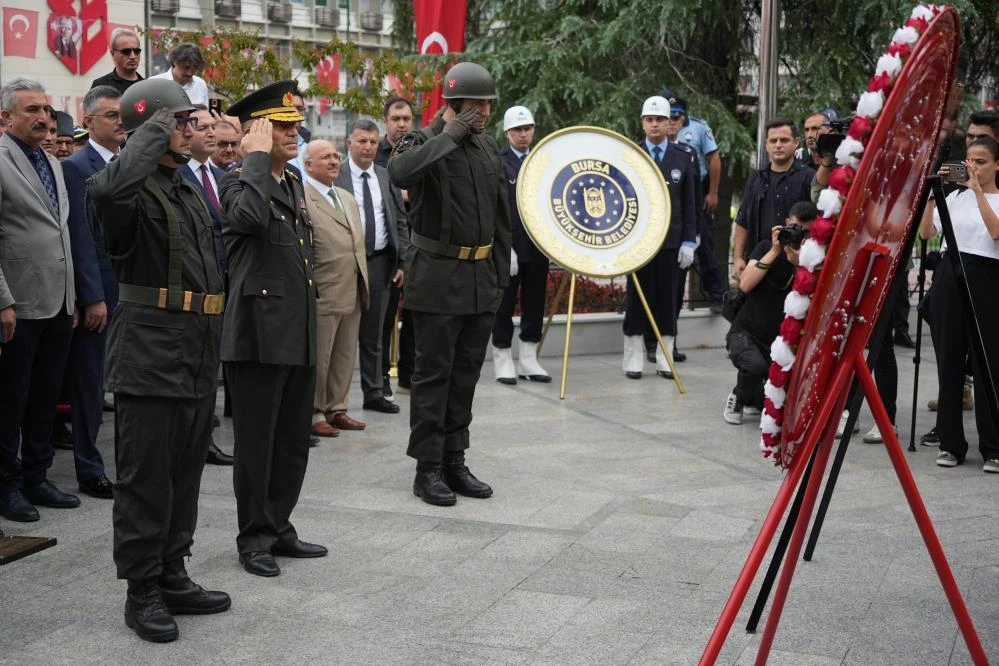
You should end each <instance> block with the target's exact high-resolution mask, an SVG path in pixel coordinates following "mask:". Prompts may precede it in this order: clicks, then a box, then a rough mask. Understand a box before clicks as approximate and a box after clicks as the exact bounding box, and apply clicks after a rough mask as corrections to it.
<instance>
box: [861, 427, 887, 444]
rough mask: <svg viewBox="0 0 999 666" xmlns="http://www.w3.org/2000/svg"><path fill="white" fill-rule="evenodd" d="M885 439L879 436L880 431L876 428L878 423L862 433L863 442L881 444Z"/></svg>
mask: <svg viewBox="0 0 999 666" xmlns="http://www.w3.org/2000/svg"><path fill="white" fill-rule="evenodd" d="M884 441H885V440H884V439H882V437H881V431H880V430H879V429H878V424H876V423H875V424H874V425H873V426H871V429H870V430H868V431H867V432H866V433H864V443H865V444H881V443H882V442H884Z"/></svg>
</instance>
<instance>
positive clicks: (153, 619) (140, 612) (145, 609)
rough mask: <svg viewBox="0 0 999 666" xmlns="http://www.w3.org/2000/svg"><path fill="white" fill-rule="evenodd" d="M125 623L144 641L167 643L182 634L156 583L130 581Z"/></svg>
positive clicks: (126, 599)
mask: <svg viewBox="0 0 999 666" xmlns="http://www.w3.org/2000/svg"><path fill="white" fill-rule="evenodd" d="M125 624H126V625H128V626H129V627H130V628H131V629H132V630H133V631H135V633H136V635H138V637H139V638H141V639H142V640H144V641H152V642H153V643H167V642H169V641H172V640H176V638H177V636H179V635H180V631H179V630H178V629H177V622H176V621H174V619H173V615H171V614H170V610H169V609H168V608H167V607H166V604H165V603H164V602H163V597H162V596H161V594H160V588H158V587H157V586H156V583H153V582H146V581H139V582H134V581H128V596H127V597H126V598H125Z"/></svg>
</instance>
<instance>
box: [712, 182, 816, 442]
mask: <svg viewBox="0 0 999 666" xmlns="http://www.w3.org/2000/svg"><path fill="white" fill-rule="evenodd" d="M817 215H818V211H817V210H816V208H815V204H813V203H811V202H810V201H799V202H798V203H796V204H794V205H793V206H791V210H790V211H789V214H788V217H787V220H785V224H784V226H777V227H774V228H773V229H772V230H771V232H770V240H764V241H760V243H759V244H758V245H757V246H756V248H755V249H754V250H753V252H752V253H751V254H750V255H749V263H748V264H747V265H746V268H745V270H743V271H742V277H741V278H740V280H739V289H740V290H741V291H742V292H743V293H744V294H745V301H744V302H743V304H742V306H741V307H740V308H739V311H738V312H737V313H736V315H735V317H734V319H733V320H732V328H731V329H730V330H729V332H728V336H726V346H727V347H728V352H729V358H731V360H732V365H734V366H735V367H736V369H737V370H738V371H739V372H738V374H737V376H736V384H735V388H733V389H732V392H731V393H730V394H729V396H728V398H727V399H726V400H725V411H724V414H723V416H724V418H725V420H726V421H727V422H729V423H731V424H732V425H739V424H740V423H742V416H743V412H744V410H746V408H751V409H752V410H753V411H752V412H751V413H754V414H758V413H759V410H760V409H762V408H763V384H764V382H765V381H766V379H767V374H768V373H769V371H770V345H771V344H772V343H773V341H774V338H776V337H777V334H778V332H779V331H780V323H781V321H782V320H783V319H784V298H785V297H786V296H787V294H788V292H789V291H791V283H792V282H793V281H794V270H795V268H796V267H797V265H798V251H799V249H800V248H801V243H802V241H803V240H804V239H805V238H806V237H807V236H808V228H809V227H810V226H811V224H812V222H813V221H814V220H815V218H816V216H817Z"/></svg>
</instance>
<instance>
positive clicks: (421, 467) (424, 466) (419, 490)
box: [413, 462, 458, 506]
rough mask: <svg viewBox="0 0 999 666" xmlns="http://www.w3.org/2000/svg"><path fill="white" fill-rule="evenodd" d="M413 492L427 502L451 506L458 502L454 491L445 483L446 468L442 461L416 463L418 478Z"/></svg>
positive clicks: (414, 480)
mask: <svg viewBox="0 0 999 666" xmlns="http://www.w3.org/2000/svg"><path fill="white" fill-rule="evenodd" d="M413 494H414V495H416V496H417V497H419V498H420V499H421V500H423V501H424V502H426V503H427V504H436V505H437V506H451V505H453V504H454V503H455V502H457V501H458V500H457V498H455V496H454V493H453V492H451V489H450V488H448V487H447V484H446V483H444V470H443V469H442V468H441V464H440V463H436V462H418V463H416V478H415V479H413Z"/></svg>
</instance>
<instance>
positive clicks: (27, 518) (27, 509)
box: [0, 490, 38, 523]
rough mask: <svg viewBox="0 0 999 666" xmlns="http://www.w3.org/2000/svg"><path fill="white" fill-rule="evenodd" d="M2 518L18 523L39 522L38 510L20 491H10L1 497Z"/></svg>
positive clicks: (0, 512) (0, 514)
mask: <svg viewBox="0 0 999 666" xmlns="http://www.w3.org/2000/svg"><path fill="white" fill-rule="evenodd" d="M0 516H3V517H4V518H6V519H7V520H13V521H14V522H17V523H33V522H35V521H36V520H38V509H36V508H35V507H34V506H32V504H31V502H29V501H28V499H27V498H26V497H25V496H24V493H23V492H21V491H20V490H9V491H7V492H6V493H4V494H3V495H2V496H0Z"/></svg>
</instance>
